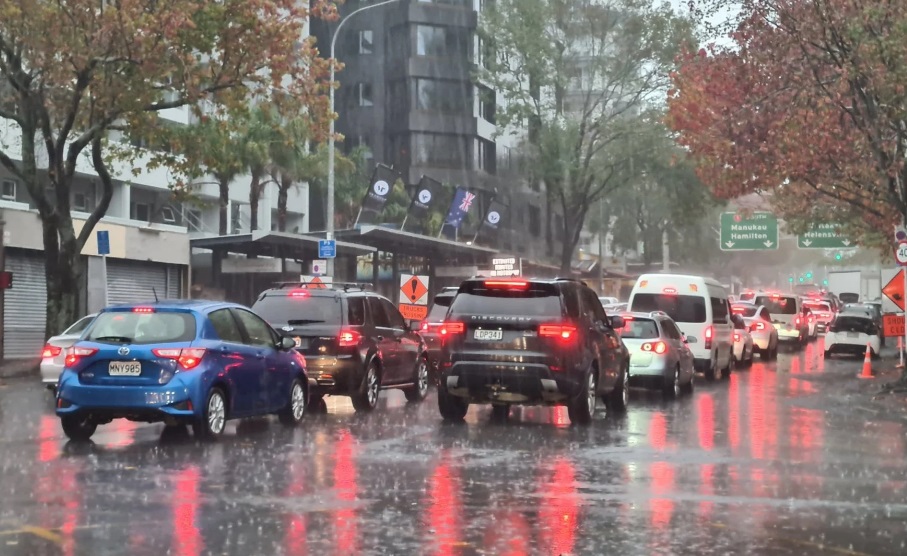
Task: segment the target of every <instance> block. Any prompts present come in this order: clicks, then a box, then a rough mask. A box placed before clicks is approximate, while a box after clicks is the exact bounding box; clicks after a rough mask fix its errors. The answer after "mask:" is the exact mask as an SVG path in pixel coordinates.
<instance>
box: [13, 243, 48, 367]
mask: <svg viewBox="0 0 907 556" xmlns="http://www.w3.org/2000/svg"><path fill="white" fill-rule="evenodd" d="M6 270H9V271H11V272H12V273H13V287H12V289H9V290H6V297H5V301H6V306H5V308H4V315H3V317H4V318H3V345H4V354H3V355H4V357H5V358H7V359H33V358H37V357H39V356H40V355H41V348H42V347H43V346H44V324H45V320H44V319H45V308H46V307H47V281H46V280H45V278H44V258H43V257H41V256H40V255H32V254H27V253H22V252H17V251H13V250H11V249H7V252H6Z"/></svg>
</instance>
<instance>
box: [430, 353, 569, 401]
mask: <svg viewBox="0 0 907 556" xmlns="http://www.w3.org/2000/svg"><path fill="white" fill-rule="evenodd" d="M582 378H583V377H581V376H579V373H574V372H570V371H553V370H551V369H550V368H549V367H548V366H547V365H540V364H510V363H487V362H470V361H460V362H457V363H455V364H454V365H453V366H452V367H451V368H449V369H446V370H445V371H444V372H443V373H442V375H441V377H440V382H441V384H442V385H443V386H444V387H446V389H447V391H448V393H449V394H451V395H453V396H457V397H460V398H465V399H467V400H468V401H470V402H472V403H495V402H498V403H517V404H528V405H532V404H550V405H557V404H560V403H563V402H566V401H567V400H569V399H570V398H573V397H575V396H576V395H578V394H579V393H580V391H581V389H582Z"/></svg>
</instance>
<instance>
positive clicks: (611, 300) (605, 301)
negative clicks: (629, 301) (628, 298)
mask: <svg viewBox="0 0 907 556" xmlns="http://www.w3.org/2000/svg"><path fill="white" fill-rule="evenodd" d="M598 300H599V301H601V303H602V307H604V306H606V305H616V304H618V303H620V300H619V299H617V298H616V297H609V296H606V295H603V296H600V297H599V298H598Z"/></svg>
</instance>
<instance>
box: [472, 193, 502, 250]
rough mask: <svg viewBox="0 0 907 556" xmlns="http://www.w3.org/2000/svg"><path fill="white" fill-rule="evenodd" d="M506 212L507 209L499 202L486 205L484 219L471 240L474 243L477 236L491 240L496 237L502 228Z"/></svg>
mask: <svg viewBox="0 0 907 556" xmlns="http://www.w3.org/2000/svg"><path fill="white" fill-rule="evenodd" d="M506 210H507V207H506V206H505V205H504V204H503V203H501V202H500V201H492V202H491V204H490V205H488V212H486V213H485V219H484V220H482V223H481V224H480V225H479V229H478V230H476V236H475V238H473V241H476V240H477V239H478V238H479V236H482V237H484V238H488V239H491V238H493V237H494V236H495V235H497V233H498V231H499V230H500V229H501V228H502V227H503V226H504V216H505V214H506Z"/></svg>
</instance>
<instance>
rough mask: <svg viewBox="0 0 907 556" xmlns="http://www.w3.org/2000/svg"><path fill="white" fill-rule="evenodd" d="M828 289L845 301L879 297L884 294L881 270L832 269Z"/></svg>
mask: <svg viewBox="0 0 907 556" xmlns="http://www.w3.org/2000/svg"><path fill="white" fill-rule="evenodd" d="M828 291H830V292H831V293H833V294H835V295H837V296H838V299H840V300H841V301H843V302H845V303H853V302H856V301H872V300H874V299H878V298H879V297H880V296H881V295H882V286H881V283H880V276H879V272H878V271H867V270H832V271H830V272H829V273H828ZM842 294H843V297H842Z"/></svg>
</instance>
